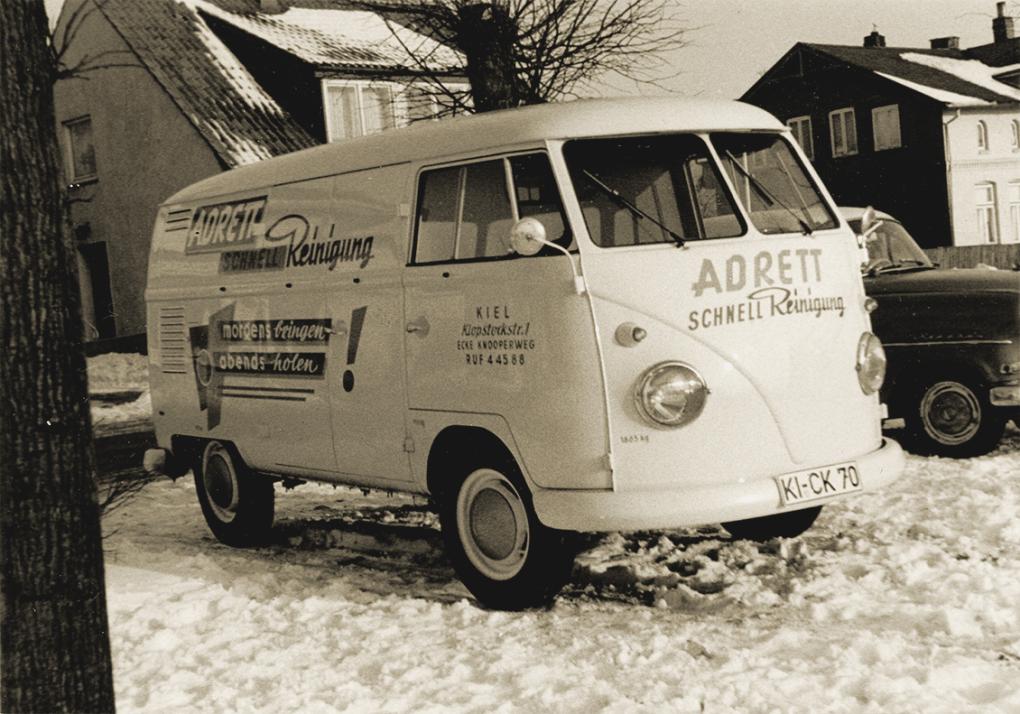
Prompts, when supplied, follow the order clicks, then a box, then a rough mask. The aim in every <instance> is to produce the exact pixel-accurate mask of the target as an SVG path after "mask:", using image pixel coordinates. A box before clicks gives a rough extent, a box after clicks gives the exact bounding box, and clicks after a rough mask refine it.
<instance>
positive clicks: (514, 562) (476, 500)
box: [457, 469, 528, 580]
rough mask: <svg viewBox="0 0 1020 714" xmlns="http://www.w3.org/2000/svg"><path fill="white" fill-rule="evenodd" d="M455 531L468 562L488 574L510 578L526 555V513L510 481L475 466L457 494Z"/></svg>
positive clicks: (493, 577) (497, 577)
mask: <svg viewBox="0 0 1020 714" xmlns="http://www.w3.org/2000/svg"><path fill="white" fill-rule="evenodd" d="M457 532H458V535H459V536H460V541H461V544H462V545H463V547H464V553H465V554H466V555H467V557H468V560H469V561H470V562H471V564H472V565H473V566H474V567H475V568H476V569H477V570H478V571H479V572H481V573H482V574H483V575H485V576H486V577H487V578H491V579H492V580H509V579H510V578H512V577H514V576H515V575H517V573H519V572H520V570H521V568H522V567H523V566H524V562H525V560H526V559H527V556H528V514H527V511H526V510H525V507H524V503H523V501H522V500H521V497H520V494H519V493H518V492H517V489H516V488H515V487H514V485H513V483H511V482H510V480H509V479H507V478H506V476H504V475H503V474H501V473H500V472H499V471H496V470H495V469H478V470H477V471H474V472H472V473H471V474H470V475H469V476H468V477H467V478H466V479H465V480H464V484H463V485H462V486H461V488H460V492H459V493H458V494H457Z"/></svg>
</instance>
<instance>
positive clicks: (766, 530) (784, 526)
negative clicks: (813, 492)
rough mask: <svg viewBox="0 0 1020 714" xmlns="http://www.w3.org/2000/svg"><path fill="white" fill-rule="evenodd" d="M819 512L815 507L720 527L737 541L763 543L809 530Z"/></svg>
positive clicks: (819, 508) (734, 522)
mask: <svg viewBox="0 0 1020 714" xmlns="http://www.w3.org/2000/svg"><path fill="white" fill-rule="evenodd" d="M821 512H822V507H821V506H815V507H814V508H804V509H801V510H799V511H790V512H788V513H775V514H773V515H771V516H762V517H761V518H748V519H746V520H743V521H731V522H730V523H723V524H722V526H723V528H725V529H726V530H727V531H728V532H729V534H730V535H732V536H733V537H734V538H736V539H738V540H753V541H758V542H763V541H767V540H771V539H772V538H794V537H796V536H799V535H800V534H801V533H803V532H804V531H806V530H807V529H808V528H810V527H811V526H812V525H813V524H814V522H815V519H816V518H818V514H819V513H821Z"/></svg>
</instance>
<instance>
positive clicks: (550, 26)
mask: <svg viewBox="0 0 1020 714" xmlns="http://www.w3.org/2000/svg"><path fill="white" fill-rule="evenodd" d="M338 1H341V2H343V5H344V6H345V7H355V8H356V9H363V10H370V11H372V12H376V13H379V14H381V15H382V16H383V17H385V18H387V26H388V27H389V28H390V31H391V33H392V34H393V36H394V37H396V38H397V39H398V42H399V44H400V47H401V48H402V50H403V51H404V52H406V53H407V56H408V62H409V64H410V65H411V66H413V67H414V69H415V71H416V72H417V73H420V75H421V76H423V77H426V78H427V79H428V82H429V84H430V86H432V87H433V88H434V89H435V91H436V92H437V96H438V95H443V93H444V92H443V89H442V82H443V79H444V75H443V74H442V73H439V72H436V71H435V70H434V68H433V67H432V60H433V59H434V57H433V56H432V55H431V53H428V52H424V51H423V48H421V47H417V48H416V47H409V46H408V44H407V43H406V42H405V41H403V40H402V39H401V38H400V36H399V32H400V30H401V29H402V28H403V27H408V28H411V29H413V30H415V31H417V32H420V33H424V34H427V35H429V36H430V37H431V38H433V39H435V40H437V41H438V42H441V43H443V44H445V45H448V46H451V47H453V48H455V49H457V50H459V51H460V52H461V53H462V54H463V55H464V57H465V61H464V66H463V67H462V68H461V72H462V74H463V75H464V76H467V77H469V78H471V79H472V84H473V85H474V84H476V83H477V81H476V78H478V77H481V78H482V80H483V83H485V82H487V81H488V80H489V79H492V77H491V76H490V75H499V77H498V78H497V79H498V80H499V81H505V83H506V84H507V85H508V86H503V87H501V88H500V87H498V86H497V87H493V88H489V89H493V90H497V91H502V92H504V93H505V96H504V97H502V98H501V99H499V100H498V101H493V102H488V100H487V99H485V98H482V100H481V101H480V97H479V89H478V88H477V87H474V86H473V88H472V91H473V96H474V103H475V105H476V107H477V108H479V109H485V108H495V107H497V106H515V105H518V104H533V103H539V102H546V101H553V100H556V99H562V98H564V97H571V96H576V94H577V92H578V91H579V90H580V89H581V88H582V87H585V86H590V85H592V84H594V83H595V82H596V81H598V80H599V79H600V78H602V77H604V76H607V75H610V76H618V77H622V78H624V79H627V80H629V81H633V82H635V83H636V84H637V85H649V86H658V83H659V82H661V81H663V80H664V79H668V78H670V77H673V76H675V75H676V74H677V73H678V72H677V70H675V69H673V68H672V67H670V66H669V65H668V64H667V63H666V62H665V60H664V59H663V54H664V53H665V52H666V51H668V50H673V49H677V48H679V47H682V46H683V45H684V38H685V33H686V31H687V30H686V28H685V27H684V26H683V22H682V21H681V20H680V18H679V17H678V16H677V14H676V12H677V11H676V9H675V5H674V4H672V3H671V2H669V0H493V1H491V2H479V0H435V1H434V2H430V3H428V4H424V5H419V4H410V0H408V2H400V1H398V2H392V1H391V2H386V1H385V0H338ZM507 26H509V28H510V31H509V32H507V31H506V28H507ZM485 33H489V34H488V36H484V37H482V38H481V39H480V38H479V34H482V35H485ZM493 43H495V44H493ZM501 62H505V64H506V66H503V67H502V69H500V67H501V64H500V63H501ZM447 77H448V75H447ZM497 85H498V82H497ZM485 89H486V88H483V91H482V93H483V94H484V93H485ZM450 94H451V93H449V92H446V98H447V99H448V100H449V99H451V97H450Z"/></svg>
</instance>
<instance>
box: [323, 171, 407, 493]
mask: <svg viewBox="0 0 1020 714" xmlns="http://www.w3.org/2000/svg"><path fill="white" fill-rule="evenodd" d="M407 173H408V170H407V168H406V167H402V166H395V167H389V168H384V169H372V170H368V171H359V172H355V173H351V174H345V175H343V176H338V177H337V178H336V179H335V186H334V200H333V211H334V224H333V228H332V229H331V231H330V233H329V236H328V237H327V240H328V245H329V246H330V247H329V249H328V250H326V251H325V252H324V253H323V255H324V256H325V257H324V260H325V265H324V268H323V269H324V270H326V271H328V275H329V287H328V297H327V298H326V300H327V307H328V312H329V315H330V318H331V321H332V332H333V335H332V338H331V340H330V362H331V366H330V370H329V375H328V380H329V389H330V395H331V401H332V413H333V418H332V428H333V441H334V444H335V447H336V462H337V468H338V470H339V471H340V472H341V473H343V474H348V475H352V476H357V477H361V479H363V480H365V481H367V482H369V483H378V484H379V485H386V484H387V483H397V484H399V483H403V482H407V481H408V480H410V477H411V467H410V460H409V457H408V453H407V448H409V446H408V445H407V431H406V428H405V426H406V423H405V420H406V417H407V393H406V386H405V381H404V379H405V374H404V329H403V322H404V320H403V316H404V305H403V303H404V295H403V286H402V284H401V274H402V272H403V268H404V261H405V256H406V250H405V248H404V246H405V245H406V243H405V241H406V238H405V236H406V221H407V219H406V216H401V210H400V206H401V204H402V203H403V204H404V205H406V202H407V201H406V192H407V190H408V185H407V184H408V183H409V181H410V179H409V178H408V175H407ZM405 213H406V211H405Z"/></svg>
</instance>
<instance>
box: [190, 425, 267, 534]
mask: <svg viewBox="0 0 1020 714" xmlns="http://www.w3.org/2000/svg"><path fill="white" fill-rule="evenodd" d="M195 490H196V491H198V502H199V505H201V506H202V515H204V516H205V522H206V523H207V524H209V530H211V531H212V532H213V535H215V536H216V538H217V540H219V541H220V542H222V543H226V544H227V545H231V546H234V547H236V548H243V547H247V546H253V545H261V544H262V543H264V542H265V541H266V540H267V539H268V536H269V531H270V529H271V528H272V526H273V508H274V505H275V504H274V495H273V482H272V481H270V480H269V479H268V478H266V477H264V476H259V475H258V474H255V473H252V472H251V470H249V469H248V467H247V466H246V465H245V464H244V462H243V461H242V460H241V457H240V456H239V455H238V454H237V452H236V451H235V450H234V449H233V448H231V447H230V446H227V445H226V444H222V443H220V442H218V441H211V442H209V443H208V444H207V445H206V447H205V449H204V450H203V451H202V456H201V458H200V459H199V462H198V463H197V464H196V465H195Z"/></svg>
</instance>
